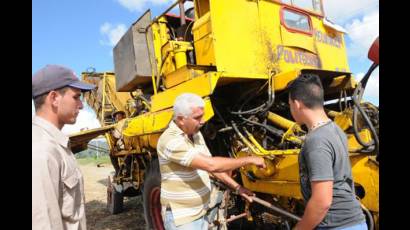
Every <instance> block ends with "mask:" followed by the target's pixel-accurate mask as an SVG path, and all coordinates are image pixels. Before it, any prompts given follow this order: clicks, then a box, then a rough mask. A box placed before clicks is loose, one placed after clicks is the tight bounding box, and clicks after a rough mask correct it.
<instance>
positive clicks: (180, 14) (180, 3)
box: [179, 0, 186, 26]
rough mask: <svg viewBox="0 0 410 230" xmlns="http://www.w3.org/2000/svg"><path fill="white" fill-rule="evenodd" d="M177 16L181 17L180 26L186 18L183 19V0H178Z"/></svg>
mask: <svg viewBox="0 0 410 230" xmlns="http://www.w3.org/2000/svg"><path fill="white" fill-rule="evenodd" d="M179 16H180V17H181V26H183V25H185V24H186V20H185V9H184V0H180V1H179Z"/></svg>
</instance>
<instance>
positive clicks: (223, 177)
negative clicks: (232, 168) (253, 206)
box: [212, 172, 254, 202]
mask: <svg viewBox="0 0 410 230" xmlns="http://www.w3.org/2000/svg"><path fill="white" fill-rule="evenodd" d="M212 175H214V176H215V177H216V178H217V179H219V180H220V181H222V182H223V183H224V184H225V185H227V186H228V187H230V188H231V189H232V190H233V191H238V193H239V195H241V196H242V197H244V198H245V199H247V200H248V201H249V202H252V201H253V200H252V198H251V196H253V195H254V194H253V192H251V191H249V190H248V189H246V188H244V187H242V186H241V185H240V184H238V183H237V182H236V181H235V180H234V179H232V177H230V176H229V175H228V173H226V172H222V173H212Z"/></svg>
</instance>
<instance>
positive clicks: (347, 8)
mask: <svg viewBox="0 0 410 230" xmlns="http://www.w3.org/2000/svg"><path fill="white" fill-rule="evenodd" d="M323 7H324V10H325V14H326V17H328V18H330V19H331V20H332V21H334V22H338V23H341V22H346V21H348V20H349V19H351V18H354V17H357V16H358V15H363V14H367V13H368V12H370V11H373V10H375V9H378V7H379V0H359V1H358V0H343V1H341V0H325V1H323Z"/></svg>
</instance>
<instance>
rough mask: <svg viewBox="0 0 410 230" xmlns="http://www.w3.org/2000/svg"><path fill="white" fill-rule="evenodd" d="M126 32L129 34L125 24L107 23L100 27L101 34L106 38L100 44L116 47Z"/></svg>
mask: <svg viewBox="0 0 410 230" xmlns="http://www.w3.org/2000/svg"><path fill="white" fill-rule="evenodd" d="M125 32H127V27H126V26H125V25H124V24H117V25H112V24H111V23H108V22H106V23H104V24H103V25H102V26H101V27H100V33H101V34H102V35H103V36H104V40H101V41H100V44H102V45H109V46H115V45H116V44H117V42H118V41H119V40H120V39H121V37H122V35H124V34H125Z"/></svg>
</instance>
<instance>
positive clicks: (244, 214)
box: [226, 212, 247, 223]
mask: <svg viewBox="0 0 410 230" xmlns="http://www.w3.org/2000/svg"><path fill="white" fill-rule="evenodd" d="M246 215H247V213H246V212H244V213H242V214H239V215H237V216H235V215H231V216H230V217H229V219H227V220H226V223H229V222H231V221H234V220H237V219H240V218H242V217H245V216H246Z"/></svg>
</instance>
